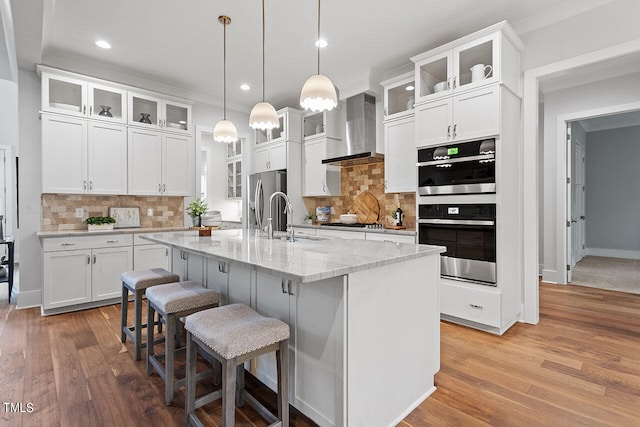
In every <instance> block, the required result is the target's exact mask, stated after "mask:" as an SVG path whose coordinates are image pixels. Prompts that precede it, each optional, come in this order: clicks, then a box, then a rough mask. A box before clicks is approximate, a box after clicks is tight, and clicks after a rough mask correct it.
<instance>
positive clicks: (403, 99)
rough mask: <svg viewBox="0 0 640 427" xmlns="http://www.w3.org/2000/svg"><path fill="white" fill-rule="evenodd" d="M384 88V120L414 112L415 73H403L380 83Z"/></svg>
mask: <svg viewBox="0 0 640 427" xmlns="http://www.w3.org/2000/svg"><path fill="white" fill-rule="evenodd" d="M380 84H381V85H382V86H383V88H384V120H385V121H387V120H393V119H396V118H400V117H404V116H406V115H408V114H411V113H413V108H414V104H415V100H416V99H415V94H416V91H415V74H414V72H413V71H411V72H408V73H405V74H401V75H399V76H397V77H394V78H392V79H389V80H385V81H383V82H381V83H380Z"/></svg>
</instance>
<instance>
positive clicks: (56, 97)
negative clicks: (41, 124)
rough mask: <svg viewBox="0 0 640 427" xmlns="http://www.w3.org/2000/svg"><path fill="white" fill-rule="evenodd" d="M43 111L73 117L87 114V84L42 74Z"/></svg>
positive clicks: (64, 77) (72, 79)
mask: <svg viewBox="0 0 640 427" xmlns="http://www.w3.org/2000/svg"><path fill="white" fill-rule="evenodd" d="M42 110H43V111H49V112H52V113H61V114H67V115H73V116H84V115H86V113H87V83H86V82H84V81H82V80H78V79H74V78H71V77H66V76H57V75H53V74H49V73H42Z"/></svg>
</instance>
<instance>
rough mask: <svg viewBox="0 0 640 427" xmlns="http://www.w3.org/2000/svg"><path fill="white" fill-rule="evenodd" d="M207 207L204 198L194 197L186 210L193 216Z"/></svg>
mask: <svg viewBox="0 0 640 427" xmlns="http://www.w3.org/2000/svg"><path fill="white" fill-rule="evenodd" d="M207 209H209V206H207V202H205V201H204V199H196V200H194V201H193V202H191V203H189V206H188V207H187V212H188V213H189V215H190V216H191V217H194V218H195V217H199V216H200V215H202V214H203V213H205V212H206V211H207Z"/></svg>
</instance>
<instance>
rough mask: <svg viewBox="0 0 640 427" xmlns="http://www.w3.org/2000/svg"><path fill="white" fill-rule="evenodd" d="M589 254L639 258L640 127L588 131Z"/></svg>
mask: <svg viewBox="0 0 640 427" xmlns="http://www.w3.org/2000/svg"><path fill="white" fill-rule="evenodd" d="M586 143H587V147H586V148H587V158H586V188H587V192H586V193H587V197H586V217H587V221H586V245H587V253H588V254H590V255H601V256H621V257H625V258H635V259H640V225H639V224H638V217H639V213H640V186H639V184H640V168H638V163H639V162H640V126H630V127H625V128H620V129H610V130H603V131H598V132H589V133H587V139H586Z"/></svg>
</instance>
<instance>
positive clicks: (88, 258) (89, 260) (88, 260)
mask: <svg viewBox="0 0 640 427" xmlns="http://www.w3.org/2000/svg"><path fill="white" fill-rule="evenodd" d="M89 264H91V257H90V256H89V255H87V265H89Z"/></svg>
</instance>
